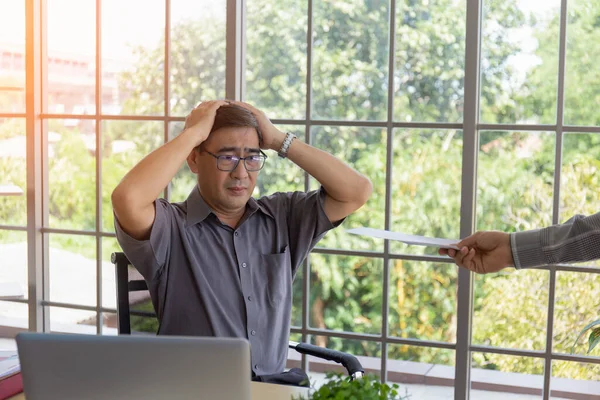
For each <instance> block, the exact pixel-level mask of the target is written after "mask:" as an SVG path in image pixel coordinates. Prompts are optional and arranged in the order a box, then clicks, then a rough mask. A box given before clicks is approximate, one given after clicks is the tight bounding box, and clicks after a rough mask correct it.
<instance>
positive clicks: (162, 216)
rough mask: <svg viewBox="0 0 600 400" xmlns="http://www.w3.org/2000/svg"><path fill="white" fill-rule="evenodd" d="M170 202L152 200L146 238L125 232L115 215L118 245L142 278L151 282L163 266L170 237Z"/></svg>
mask: <svg viewBox="0 0 600 400" xmlns="http://www.w3.org/2000/svg"><path fill="white" fill-rule="evenodd" d="M170 206H171V205H170V204H169V203H168V202H167V201H166V200H164V199H157V200H156V201H155V202H154V208H155V211H156V212H155V216H154V222H153V223H152V229H151V231H150V238H149V239H148V240H137V239H135V238H133V237H131V236H129V235H128V234H127V232H125V231H124V230H123V228H122V227H121V225H120V224H119V220H118V219H117V217H116V215H115V231H116V234H117V240H118V241H119V245H120V246H121V248H122V249H123V252H124V253H125V255H126V256H127V258H128V259H129V261H130V262H131V264H132V265H133V266H134V267H135V268H136V269H137V270H138V271H139V272H140V274H142V276H143V277H144V279H146V281H148V282H152V281H153V280H154V279H155V278H156V276H157V275H159V274H160V272H161V270H162V268H163V267H164V266H165V263H166V259H167V254H168V251H169V245H170V241H169V238H170V237H171V221H170V218H169V216H170V212H169V208H170Z"/></svg>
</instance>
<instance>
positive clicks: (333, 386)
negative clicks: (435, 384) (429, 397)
mask: <svg viewBox="0 0 600 400" xmlns="http://www.w3.org/2000/svg"><path fill="white" fill-rule="evenodd" d="M409 398H410V395H409V394H408V393H405V395H400V394H399V386H398V385H396V384H392V385H388V384H387V383H382V382H380V381H379V379H378V377H376V376H375V375H369V374H367V375H365V376H363V377H362V378H359V379H355V380H351V379H350V377H347V376H343V375H341V374H336V373H328V374H327V383H325V384H324V385H323V386H321V387H320V388H319V389H314V388H313V389H311V390H310V393H309V395H308V397H304V396H300V397H295V398H294V399H295V400H407V399H409Z"/></svg>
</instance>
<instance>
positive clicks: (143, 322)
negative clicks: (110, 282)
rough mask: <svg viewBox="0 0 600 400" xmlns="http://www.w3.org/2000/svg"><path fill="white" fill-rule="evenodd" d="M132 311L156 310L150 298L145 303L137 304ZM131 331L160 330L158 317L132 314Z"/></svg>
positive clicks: (153, 331)
mask: <svg viewBox="0 0 600 400" xmlns="http://www.w3.org/2000/svg"><path fill="white" fill-rule="evenodd" d="M131 311H145V312H154V306H153V305H152V301H150V300H148V301H145V302H143V303H139V304H136V305H135V306H134V307H132V309H131ZM131 331H132V332H152V333H156V332H158V319H156V318H152V317H141V316H139V315H132V316H131Z"/></svg>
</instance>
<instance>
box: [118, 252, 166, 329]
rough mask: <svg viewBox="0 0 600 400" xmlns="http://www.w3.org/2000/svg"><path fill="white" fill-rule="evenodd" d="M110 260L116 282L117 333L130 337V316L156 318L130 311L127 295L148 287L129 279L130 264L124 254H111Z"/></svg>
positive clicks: (147, 313)
mask: <svg viewBox="0 0 600 400" xmlns="http://www.w3.org/2000/svg"><path fill="white" fill-rule="evenodd" d="M110 260H111V262H112V263H113V264H115V273H116V281H117V331H118V332H119V335H130V334H131V315H138V316H141V317H154V318H156V314H155V313H153V312H147V311H137V310H131V309H130V307H129V293H131V292H139V291H145V290H148V285H146V281H144V280H143V279H134V280H130V279H129V266H130V265H131V262H129V260H128V259H127V256H126V255H125V253H122V252H116V253H112V255H111V257H110Z"/></svg>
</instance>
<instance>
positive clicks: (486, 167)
mask: <svg viewBox="0 0 600 400" xmlns="http://www.w3.org/2000/svg"><path fill="white" fill-rule="evenodd" d="M480 135H481V136H480V147H479V150H480V151H479V161H478V179H477V223H476V228H477V230H499V231H515V230H516V231H522V230H527V229H535V228H540V227H544V226H548V225H550V224H551V222H552V188H553V184H554V152H555V150H554V147H555V144H554V134H553V133H546V132H481V133H480Z"/></svg>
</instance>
